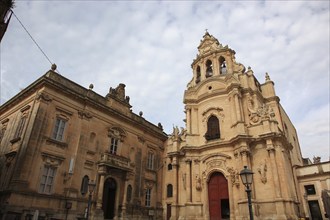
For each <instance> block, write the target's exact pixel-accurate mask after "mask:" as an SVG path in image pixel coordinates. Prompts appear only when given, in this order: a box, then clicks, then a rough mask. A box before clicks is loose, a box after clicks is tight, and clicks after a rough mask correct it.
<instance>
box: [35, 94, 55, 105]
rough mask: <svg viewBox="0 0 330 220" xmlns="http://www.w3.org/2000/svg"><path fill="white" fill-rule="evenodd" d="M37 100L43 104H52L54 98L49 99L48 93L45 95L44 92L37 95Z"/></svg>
mask: <svg viewBox="0 0 330 220" xmlns="http://www.w3.org/2000/svg"><path fill="white" fill-rule="evenodd" d="M36 99H37V100H38V101H43V102H46V103H48V102H51V101H52V98H50V97H49V95H47V94H46V93H43V92H38V93H37V95H36Z"/></svg>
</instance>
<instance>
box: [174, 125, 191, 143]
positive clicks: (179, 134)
mask: <svg viewBox="0 0 330 220" xmlns="http://www.w3.org/2000/svg"><path fill="white" fill-rule="evenodd" d="M180 129H181V131H180V130H179V128H178V126H175V127H173V132H172V134H171V135H170V136H171V137H170V138H171V139H172V140H173V141H182V140H185V139H186V136H187V130H186V129H184V128H183V127H181V128H180Z"/></svg>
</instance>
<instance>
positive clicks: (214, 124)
mask: <svg viewBox="0 0 330 220" xmlns="http://www.w3.org/2000/svg"><path fill="white" fill-rule="evenodd" d="M218 138H220V127H219V119H218V118H217V117H216V116H214V115H212V116H211V117H210V118H209V120H208V121H207V132H206V134H205V139H206V140H213V139H218Z"/></svg>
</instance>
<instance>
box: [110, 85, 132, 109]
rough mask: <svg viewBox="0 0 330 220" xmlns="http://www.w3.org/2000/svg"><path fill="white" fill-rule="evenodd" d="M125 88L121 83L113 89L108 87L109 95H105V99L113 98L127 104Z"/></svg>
mask: <svg viewBox="0 0 330 220" xmlns="http://www.w3.org/2000/svg"><path fill="white" fill-rule="evenodd" d="M125 87H126V85H125V84H123V83H120V84H119V85H118V86H117V87H116V88H115V89H114V88H112V87H110V89H109V93H108V94H107V96H106V97H107V98H109V97H114V98H117V99H119V100H121V101H123V102H126V103H127V104H129V100H130V97H129V96H125Z"/></svg>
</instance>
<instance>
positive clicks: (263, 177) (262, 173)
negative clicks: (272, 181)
mask: <svg viewBox="0 0 330 220" xmlns="http://www.w3.org/2000/svg"><path fill="white" fill-rule="evenodd" d="M258 173H259V174H260V180H261V182H262V183H263V184H265V183H267V175H266V174H267V164H266V161H265V162H264V163H260V165H259V168H258Z"/></svg>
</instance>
